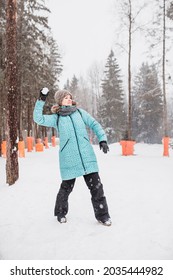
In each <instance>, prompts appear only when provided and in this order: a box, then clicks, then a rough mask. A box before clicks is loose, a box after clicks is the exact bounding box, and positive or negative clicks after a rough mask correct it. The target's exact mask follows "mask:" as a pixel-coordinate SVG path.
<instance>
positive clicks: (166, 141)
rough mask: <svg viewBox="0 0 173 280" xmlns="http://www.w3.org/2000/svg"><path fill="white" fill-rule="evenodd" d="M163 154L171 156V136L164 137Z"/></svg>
mask: <svg viewBox="0 0 173 280" xmlns="http://www.w3.org/2000/svg"><path fill="white" fill-rule="evenodd" d="M162 142H163V156H166V157H169V137H164V138H163V141H162Z"/></svg>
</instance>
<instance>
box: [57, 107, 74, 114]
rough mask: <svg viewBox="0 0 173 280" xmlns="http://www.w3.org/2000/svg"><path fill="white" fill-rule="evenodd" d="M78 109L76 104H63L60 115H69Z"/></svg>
mask: <svg viewBox="0 0 173 280" xmlns="http://www.w3.org/2000/svg"><path fill="white" fill-rule="evenodd" d="M76 110H77V108H76V106H73V105H72V106H61V107H60V109H59V111H58V115H60V116H69V115H71V114H72V113H74V112H75V111H76Z"/></svg>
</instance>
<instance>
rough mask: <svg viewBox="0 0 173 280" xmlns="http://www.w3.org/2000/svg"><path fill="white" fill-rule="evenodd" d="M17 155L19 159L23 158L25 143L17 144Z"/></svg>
mask: <svg viewBox="0 0 173 280" xmlns="http://www.w3.org/2000/svg"><path fill="white" fill-rule="evenodd" d="M18 155H19V157H25V143H24V141H19V142H18Z"/></svg>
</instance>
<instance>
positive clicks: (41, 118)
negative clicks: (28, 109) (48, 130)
mask: <svg viewBox="0 0 173 280" xmlns="http://www.w3.org/2000/svg"><path fill="white" fill-rule="evenodd" d="M44 104H45V102H44V101H42V100H37V101H36V103H35V108H34V112H33V119H34V121H35V122H36V123H37V124H39V125H43V126H47V127H54V128H56V129H57V118H58V116H57V115H56V114H52V115H43V107H44Z"/></svg>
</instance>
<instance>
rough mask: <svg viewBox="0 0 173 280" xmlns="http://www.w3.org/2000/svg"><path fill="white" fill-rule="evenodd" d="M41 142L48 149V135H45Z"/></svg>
mask: <svg viewBox="0 0 173 280" xmlns="http://www.w3.org/2000/svg"><path fill="white" fill-rule="evenodd" d="M43 143H44V146H45V148H46V149H48V148H49V145H48V137H45V138H44V142H43Z"/></svg>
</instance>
